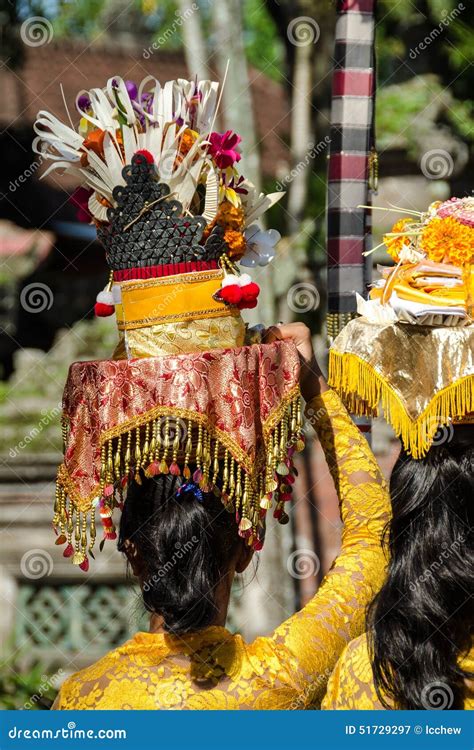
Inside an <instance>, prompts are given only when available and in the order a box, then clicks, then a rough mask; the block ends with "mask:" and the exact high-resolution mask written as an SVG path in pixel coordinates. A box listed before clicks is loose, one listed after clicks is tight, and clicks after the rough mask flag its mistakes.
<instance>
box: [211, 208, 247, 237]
mask: <svg viewBox="0 0 474 750" xmlns="http://www.w3.org/2000/svg"><path fill="white" fill-rule="evenodd" d="M216 224H218V225H219V226H221V227H223V228H224V229H226V230H234V231H235V233H236V234H241V232H240V231H239V230H240V229H242V228H243V226H244V212H243V209H242V208H236V207H235V206H233V205H232V203H229V201H223V202H222V203H221V204H220V206H219V208H218V209H217V214H216V216H215V218H214V219H213V220H212V221H211V222H210V223H209V224H207V225H206V227H205V228H204V231H203V234H202V240H201V242H205V241H206V240H207V238H208V237H209V235H210V234H211V232H212V230H213V229H214V227H215V226H216Z"/></svg>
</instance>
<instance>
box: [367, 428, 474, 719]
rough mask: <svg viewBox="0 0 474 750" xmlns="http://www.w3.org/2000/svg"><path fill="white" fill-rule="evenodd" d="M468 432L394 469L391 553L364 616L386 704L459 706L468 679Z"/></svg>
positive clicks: (473, 467) (471, 562) (472, 473)
mask: <svg viewBox="0 0 474 750" xmlns="http://www.w3.org/2000/svg"><path fill="white" fill-rule="evenodd" d="M446 429H447V428H445V430H446ZM473 435H474V430H473V428H472V427H471V426H469V425H459V426H457V427H456V428H454V430H453V428H450V431H448V432H447V433H445V437H446V440H445V442H444V443H443V444H440V445H433V446H432V447H431V448H430V450H429V451H428V453H427V455H426V456H425V457H424V458H423V459H421V460H414V459H413V458H411V457H410V456H409V455H407V454H406V453H404V452H403V451H402V453H401V454H400V456H399V458H398V460H397V462H396V464H395V467H394V469H393V471H392V475H391V479H390V494H391V500H392V510H393V520H392V521H391V523H390V525H389V527H388V532H389V533H388V546H389V550H390V555H391V559H390V562H389V568H388V576H387V579H386V581H385V583H384V585H383V586H382V589H381V590H380V592H379V594H378V595H377V596H376V598H375V599H374V601H373V602H372V604H371V606H370V608H369V617H368V622H369V628H368V632H369V651H370V656H371V662H372V670H373V675H374V681H375V686H376V690H377V695H378V697H379V699H380V701H381V702H382V704H383V705H384V706H385V707H387V708H389V707H390V703H389V702H388V701H390V702H391V704H392V706H393V705H395V706H396V707H397V708H400V709H429V708H450V709H460V708H463V696H464V693H465V683H464V680H465V679H466V678H471V677H472V676H474V675H471V674H469V673H467V672H465V671H463V670H462V669H461V667H460V666H459V664H458V659H459V658H460V657H462V656H464V655H466V653H468V652H469V649H470V648H471V645H472V634H473V630H472V626H473V622H474V606H473V605H474V599H473V597H472V580H473V574H474V549H473V540H472V528H473V524H474V503H473V498H474V444H473ZM387 698H388V701H387Z"/></svg>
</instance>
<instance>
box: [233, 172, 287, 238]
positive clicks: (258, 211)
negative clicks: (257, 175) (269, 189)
mask: <svg viewBox="0 0 474 750" xmlns="http://www.w3.org/2000/svg"><path fill="white" fill-rule="evenodd" d="M241 187H243V188H245V189H246V190H247V193H246V194H245V193H243V194H242V204H243V207H244V211H245V221H244V227H248V226H250V224H252V223H253V222H254V221H256V220H257V219H258V218H259V217H260V216H261V215H262V214H264V213H265V211H268V209H269V208H271V207H272V206H274V205H275V203H278V201H279V200H281V199H282V198H283V196H284V195H285V192H284V191H282V192H279V193H269V194H268V195H265V193H257V191H256V189H255V186H254V185H253V184H252V183H251V182H249V181H248V180H244V182H243V183H242V185H241Z"/></svg>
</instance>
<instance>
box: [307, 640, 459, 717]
mask: <svg viewBox="0 0 474 750" xmlns="http://www.w3.org/2000/svg"><path fill="white" fill-rule="evenodd" d="M458 664H459V666H460V667H461V668H462V669H464V670H465V671H466V672H474V648H473V649H471V651H470V652H469V654H467V655H466V656H464V657H462V658H461V659H459V661H458ZM436 685H438V686H440V690H439V691H438V694H436V689H435V687H433V690H432V693H431V701H430V692H429V691H428V694H427V700H428V706H429V704H430V702H431V703H432V706H431V707H432V708H433V709H438V710H441V709H443V708H449V706H448V705H446V704H448V703H449V693H448V692H447V690H449V688H448V686H447V685H446V686H445V690H444V691H443V683H436V682H434V683H433V686H436ZM385 700H387V698H386V696H385ZM444 701H446V704H445V705H442V704H443V702H444ZM387 702H388V703H389V704H390V702H389V701H387ZM321 708H322V709H323V710H326V711H380V710H384V709H385V706H384V705H383V704H382V703H381V702H380V700H379V698H378V696H377V692H376V690H375V685H374V677H373V673H372V664H371V661H370V656H369V649H368V642H367V635H366V634H365V633H364V635H361V636H359V637H358V638H355V639H354V640H353V641H352V642H351V643H349V645H348V646H347V647H346V648H345V650H344V651H343V653H342V655H341V658H340V659H339V661H338V663H337V665H336V668H335V670H334V672H333V673H332V675H331V677H330V679H329V682H328V689H327V693H326V695H325V697H324V700H323V702H322V705H321ZM464 710H465V711H474V684H473V683H472V682H470V683H469V684H468V685H466V694H465V698H464Z"/></svg>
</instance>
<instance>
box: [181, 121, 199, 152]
mask: <svg viewBox="0 0 474 750" xmlns="http://www.w3.org/2000/svg"><path fill="white" fill-rule="evenodd" d="M196 138H197V133H196V131H195V130H191V129H190V128H188V129H187V130H185V131H184V133H183V134H182V135H181V136H180V140H179V153H180V154H181V156H186V154H187V153H188V151H190V150H191V147H192V146H193V144H194V141H195V140H196Z"/></svg>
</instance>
